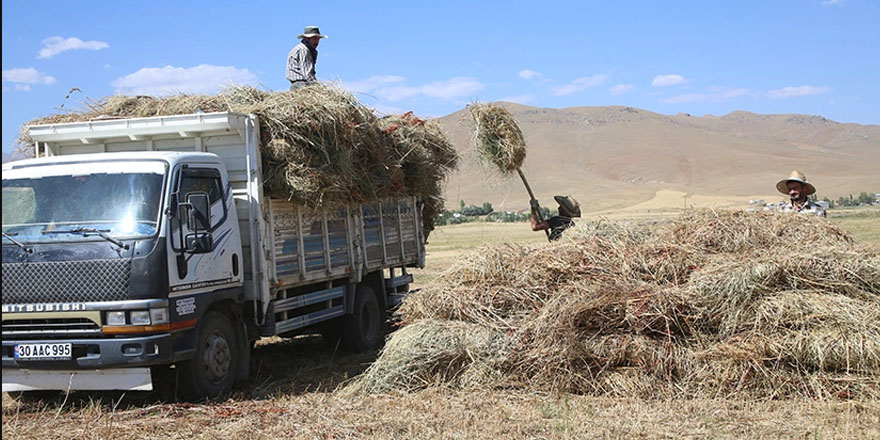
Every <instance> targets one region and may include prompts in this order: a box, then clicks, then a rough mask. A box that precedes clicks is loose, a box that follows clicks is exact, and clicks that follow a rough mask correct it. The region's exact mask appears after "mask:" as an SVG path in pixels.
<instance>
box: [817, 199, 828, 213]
mask: <svg viewBox="0 0 880 440" xmlns="http://www.w3.org/2000/svg"><path fill="white" fill-rule="evenodd" d="M816 204H817V205H819V206H821V207H822V209H824V210H826V211H827V210H828V208H829V207H831V204H830V203H828V202H826V201H824V200H816Z"/></svg>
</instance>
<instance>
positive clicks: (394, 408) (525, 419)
mask: <svg viewBox="0 0 880 440" xmlns="http://www.w3.org/2000/svg"><path fill="white" fill-rule="evenodd" d="M841 212H843V211H841ZM831 220H832V221H833V222H835V223H837V224H839V225H840V226H841V227H843V228H844V229H845V230H847V231H849V232H850V233H851V235H852V236H853V237H855V238H856V239H857V240H859V241H863V242H873V243H880V211H878V210H859V211H853V212H849V213H848V215H844V216H832V217H831ZM543 239H544V238H543V236H542V235H541V234H538V233H534V232H531V231H530V230H529V228H528V225H526V224H523V223H517V224H488V223H472V224H466V225H456V226H448V227H441V228H438V229H437V230H435V231H434V232H433V233H432V235H431V238H430V243H429V245H428V267H429V269H426V270H425V271H420V272H416V277H417V284H424V283H425V282H427V281H429V280H430V279H431V278H433V277H434V276H436V274H437V273H439V271H440V270H442V269H443V268H444V267H447V266H448V265H449V264H450V263H451V262H452V261H454V260H455V259H456V257H457V255H459V254H460V252H462V251H465V250H467V249H471V248H474V247H478V246H481V245H488V244H493V243H498V242H528V241H541V240H543ZM376 355H377V353H376V352H370V353H363V354H357V355H354V354H347V353H342V352H339V351H336V350H335V349H334V347H328V346H327V345H326V344H324V343H323V341H322V339H321V338H320V337H318V336H303V337H297V338H289V339H282V338H270V339H266V340H263V341H260V343H259V344H258V345H257V347H256V348H255V350H254V354H253V358H252V371H251V377H252V379H251V381H249V382H247V383H244V384H240V385H239V386H238V389H237V391H236V393H235V394H234V395H233V396H232V397H231V398H230V399H229V400H227V401H225V402H221V403H211V404H208V403H206V404H188V403H172V402H173V399H171V397H173V396H171V395H169V393H161V392H158V391H156V392H149V393H144V392H129V393H122V392H103V393H94V392H75V393H71V394H69V395H64V394H62V393H55V394H54V395H49V396H39V397H38V398H21V397H14V396H11V395H9V394H3V400H2V428H3V429H2V438H4V439H7V438H8V439H22V440H30V439H79V438H83V439H190V438H193V439H239V438H242V439H264V438H265V439H269V438H303V439H342V438H382V439H386V438H390V439H397V438H399V439H411V438H449V439H453V438H492V439H521V438H535V439H551V438H552V439H571V438H736V439H740V438H755V439H757V438H762V439H763V438H804V439H832V438H841V439H844V438H846V439H850V438H880V402H876V401H849V400H831V401H814V400H805V399H800V400H753V399H744V398H741V397H737V396H717V397H716V398H712V399H702V398H698V399H679V400H673V401H669V400H640V399H610V398H602V397H590V396H576V395H568V394H557V395H553V394H541V393H528V392H522V391H513V390H479V391H473V392H461V391H453V390H447V389H431V390H428V391H424V392H419V393H414V394H396V393H395V394H380V395H347V394H345V393H341V392H339V391H338V390H339V389H340V387H343V386H344V385H345V383H346V381H347V380H349V379H351V378H352V377H355V376H356V375H358V374H360V373H361V372H363V371H364V370H365V369H366V368H367V366H369V364H370V363H371V362H372V361H373V360H375V358H376Z"/></svg>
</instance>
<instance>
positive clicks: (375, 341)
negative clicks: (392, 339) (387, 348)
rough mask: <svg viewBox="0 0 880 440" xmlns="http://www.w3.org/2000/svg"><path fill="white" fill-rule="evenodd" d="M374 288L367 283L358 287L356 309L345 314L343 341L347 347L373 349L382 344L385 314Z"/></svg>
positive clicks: (358, 350)
mask: <svg viewBox="0 0 880 440" xmlns="http://www.w3.org/2000/svg"><path fill="white" fill-rule="evenodd" d="M381 312H382V311H381V310H380V309H379V301H378V300H377V299H376V294H375V293H373V289H371V288H370V287H369V286H366V285H360V286H358V288H357V292H356V293H355V298H354V310H353V311H352V314H351V315H346V316H345V327H344V328H345V332H344V334H343V342H344V343H345V348H347V349H348V350H351V351H355V352H361V351H367V350H373V349H375V348H379V346H380V345H382V341H383V335H382V327H383V321H384V316H383V313H381Z"/></svg>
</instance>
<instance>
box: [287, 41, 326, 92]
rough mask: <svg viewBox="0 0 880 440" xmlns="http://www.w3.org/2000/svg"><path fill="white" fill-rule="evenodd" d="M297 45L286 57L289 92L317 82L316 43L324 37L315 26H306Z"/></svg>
mask: <svg viewBox="0 0 880 440" xmlns="http://www.w3.org/2000/svg"><path fill="white" fill-rule="evenodd" d="M297 38H299V39H300V42H299V44H297V45H296V46H294V47H293V50H291V51H290V53H289V54H288V55H287V80H288V81H290V90H294V89H298V88H300V87H302V86H305V85H308V84H311V83H314V82H317V81H318V79H317V78H316V77H315V63H317V62H318V43H320V42H321V39H322V38H327V36H326V35H321V31H320V29H318V27H317V26H306V29H305V30H304V31H303V33H301V34H299V36H297Z"/></svg>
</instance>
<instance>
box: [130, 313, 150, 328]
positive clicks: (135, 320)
mask: <svg viewBox="0 0 880 440" xmlns="http://www.w3.org/2000/svg"><path fill="white" fill-rule="evenodd" d="M131 324H132V325H150V312H149V311H148V310H132V312H131Z"/></svg>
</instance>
